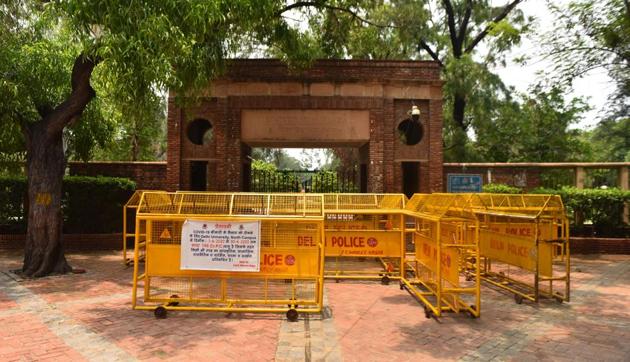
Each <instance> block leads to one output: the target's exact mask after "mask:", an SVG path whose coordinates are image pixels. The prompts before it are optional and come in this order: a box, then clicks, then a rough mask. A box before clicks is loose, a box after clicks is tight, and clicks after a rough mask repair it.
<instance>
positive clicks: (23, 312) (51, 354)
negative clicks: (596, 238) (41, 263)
mask: <svg viewBox="0 0 630 362" xmlns="http://www.w3.org/2000/svg"><path fill="white" fill-rule="evenodd" d="M69 260H70V261H71V264H72V265H73V266H76V267H81V268H85V269H87V273H85V274H77V275H65V276H56V277H49V278H44V279H40V280H18V279H16V278H15V277H14V276H12V274H11V273H7V271H8V270H11V269H16V268H19V266H20V261H21V260H20V255H19V254H15V253H7V252H2V253H0V361H40V360H51V361H52V360H55V361H65V360H70V361H75V360H95V361H99V360H103V361H104V360H107V361H128V360H154V361H158V360H172V361H175V360H186V361H188V360H192V361H195V360H204V361H271V360H277V361H341V360H344V361H361V362H366V361H425V360H461V361H472V360H484V361H486V360H498V361H504V360H513V361H540V360H543V361H546V360H548V361H557V360H571V361H576V360H577V361H591V360H598V361H628V360H630V342H629V341H630V256H613V255H596V256H588V257H587V256H574V258H573V259H572V264H573V265H572V279H573V283H572V296H571V297H572V301H571V303H565V304H557V303H555V302H542V303H540V304H539V305H534V304H531V303H527V302H525V303H523V304H521V305H517V304H515V303H514V301H513V298H512V297H511V296H510V295H506V294H504V293H503V292H499V291H497V290H495V289H490V288H487V287H484V288H483V289H482V316H481V318H480V319H470V318H468V317H467V316H464V315H446V316H445V317H443V318H441V319H440V320H439V321H436V320H434V319H426V318H425V317H424V313H423V309H422V307H421V306H420V305H419V304H418V302H416V301H415V300H414V299H413V298H412V297H411V296H410V295H409V294H407V293H406V292H404V291H401V290H399V288H398V285H397V284H394V283H393V284H392V285H390V286H383V285H380V284H379V283H371V282H341V283H327V285H326V301H325V302H326V303H325V304H326V310H325V312H324V313H323V314H322V315H321V316H309V317H308V318H305V317H301V318H300V320H299V321H298V322H295V323H291V322H288V321H286V320H284V318H283V316H280V315H271V314H265V315H252V314H244V315H242V314H231V315H226V314H225V313H205V312H172V313H169V317H168V318H167V319H164V320H156V319H155V318H154V317H153V314H152V313H151V312H144V311H132V310H131V306H130V294H131V272H132V270H131V269H130V268H125V267H124V266H123V265H122V262H121V260H120V256H119V254H118V253H115V252H109V253H108V252H99V253H85V254H73V255H69Z"/></svg>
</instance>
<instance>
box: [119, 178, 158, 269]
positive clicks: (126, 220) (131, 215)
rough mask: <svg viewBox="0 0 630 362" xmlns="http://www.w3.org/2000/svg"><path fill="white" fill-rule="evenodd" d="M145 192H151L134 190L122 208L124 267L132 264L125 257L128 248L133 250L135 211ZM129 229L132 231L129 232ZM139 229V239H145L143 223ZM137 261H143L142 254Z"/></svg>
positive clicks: (131, 259) (130, 260)
mask: <svg viewBox="0 0 630 362" xmlns="http://www.w3.org/2000/svg"><path fill="white" fill-rule="evenodd" d="M147 191H151V190H136V191H135V192H134V193H133V195H131V197H130V198H129V200H128V201H127V203H125V205H124V206H123V229H122V256H123V263H125V265H130V264H131V263H133V258H132V257H131V256H129V255H127V249H129V248H130V247H131V248H133V243H134V240H135V238H136V230H135V225H136V219H135V218H136V210H137V209H138V205H139V204H140V199H141V198H142V194H143V193H144V192H147ZM153 192H162V191H153ZM130 227H131V229H132V230H129V228H130ZM139 227H140V229H139V230H138V233H139V236H140V238H141V239H143V238H144V237H145V231H144V223H141V224H140V225H139ZM139 259H140V260H144V254H142V255H140V258H139Z"/></svg>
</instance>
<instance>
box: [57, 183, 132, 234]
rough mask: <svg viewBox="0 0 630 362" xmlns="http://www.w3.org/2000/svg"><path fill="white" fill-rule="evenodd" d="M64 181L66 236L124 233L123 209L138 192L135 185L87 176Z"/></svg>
mask: <svg viewBox="0 0 630 362" xmlns="http://www.w3.org/2000/svg"><path fill="white" fill-rule="evenodd" d="M63 181H64V182H63V198H62V200H63V201H62V207H61V209H62V212H63V215H64V230H65V231H66V232H71V233H109V232H120V231H121V230H122V219H121V212H122V207H123V206H124V204H125V203H126V202H127V200H129V197H131V194H133V192H134V191H135V189H136V184H135V182H133V181H130V180H128V179H124V178H114V177H84V176H68V177H65V178H64V180H63Z"/></svg>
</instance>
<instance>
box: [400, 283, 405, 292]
mask: <svg viewBox="0 0 630 362" xmlns="http://www.w3.org/2000/svg"><path fill="white" fill-rule="evenodd" d="M399 286H400V290H405V283H403V282H400V284H399Z"/></svg>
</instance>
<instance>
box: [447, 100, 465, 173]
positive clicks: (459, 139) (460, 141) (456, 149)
mask: <svg viewBox="0 0 630 362" xmlns="http://www.w3.org/2000/svg"><path fill="white" fill-rule="evenodd" d="M465 110H466V97H465V96H464V95H462V94H458V93H455V94H454V95H453V122H454V124H455V130H454V137H453V140H452V142H453V145H452V151H451V152H450V153H451V154H452V155H453V157H454V160H453V161H454V162H466V161H467V160H468V157H467V155H466V143H467V141H468V135H467V134H466V131H467V129H468V126H467V125H466V121H465V120H464V115H465V113H464V112H465Z"/></svg>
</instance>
